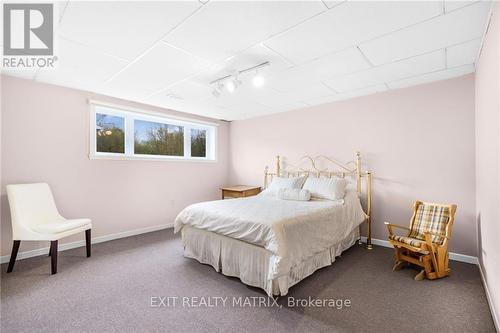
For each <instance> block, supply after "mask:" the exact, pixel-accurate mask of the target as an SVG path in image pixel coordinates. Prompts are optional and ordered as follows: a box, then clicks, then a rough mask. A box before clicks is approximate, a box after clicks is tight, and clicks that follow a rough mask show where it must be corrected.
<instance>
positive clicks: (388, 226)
mask: <svg viewBox="0 0 500 333" xmlns="http://www.w3.org/2000/svg"><path fill="white" fill-rule="evenodd" d="M384 224H385V225H386V226H387V228H392V227H396V228H399V229H405V230H411V229H410V228H408V227H404V226H402V225H397V224H392V223H389V222H384Z"/></svg>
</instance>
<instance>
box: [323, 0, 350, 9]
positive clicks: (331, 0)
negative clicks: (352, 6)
mask: <svg viewBox="0 0 500 333" xmlns="http://www.w3.org/2000/svg"><path fill="white" fill-rule="evenodd" d="M345 1H346V0H323V3H324V4H325V5H326V6H327V7H328V8H330V9H331V8H333V7H337V6H338V5H341V4H343V3H345Z"/></svg>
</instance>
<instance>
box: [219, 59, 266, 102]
mask: <svg viewBox="0 0 500 333" xmlns="http://www.w3.org/2000/svg"><path fill="white" fill-rule="evenodd" d="M270 64H271V63H270V62H269V61H266V62H263V63H261V64H258V65H256V66H253V67H249V68H245V69H243V70H241V71H235V72H234V73H232V74H230V75H226V76H224V77H221V78H218V79H216V80H213V81H212V82H210V85H212V86H213V87H214V88H213V90H212V95H214V96H215V97H220V95H221V94H222V91H223V89H224V88H226V90H227V91H228V92H230V93H234V92H235V91H236V89H237V88H238V87H239V86H240V85H242V84H243V82H242V81H241V80H240V76H241V74H245V73H247V72H250V71H255V76H254V77H253V79H252V83H253V85H254V86H255V87H261V86H262V85H264V81H265V80H264V77H263V76H262V75H261V74H260V73H259V69H260V68H262V67H265V66H268V65H270Z"/></svg>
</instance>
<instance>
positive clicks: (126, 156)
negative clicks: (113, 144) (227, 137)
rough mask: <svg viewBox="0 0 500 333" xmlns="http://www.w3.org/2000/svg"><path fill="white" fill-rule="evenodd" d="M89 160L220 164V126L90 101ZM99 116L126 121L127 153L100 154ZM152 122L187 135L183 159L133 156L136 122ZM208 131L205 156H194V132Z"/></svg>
mask: <svg viewBox="0 0 500 333" xmlns="http://www.w3.org/2000/svg"><path fill="white" fill-rule="evenodd" d="M89 109H90V111H89V114H90V117H89V118H90V119H89V124H90V129H89V158H90V159H117V160H156V161H198V162H216V161H217V127H218V124H217V123H211V122H205V121H200V120H194V119H189V118H183V117H176V116H171V115H165V114H163V113H160V112H154V111H147V110H143V109H137V108H133V107H127V106H121V105H116V104H111V103H104V102H99V101H93V100H89ZM98 113H101V114H106V115H110V116H115V117H121V118H124V132H125V142H124V146H125V152H124V153H109V152H98V151H97V138H96V130H97V124H96V120H97V119H96V118H97V117H96V115H97V114H98ZM135 120H142V121H149V122H154V123H160V124H169V125H174V126H182V127H183V129H184V130H183V131H184V156H168V155H147V154H135V153H134V140H135V133H134V122H135ZM193 128H194V129H201V130H206V148H205V150H206V156H205V157H198V156H191V129H193Z"/></svg>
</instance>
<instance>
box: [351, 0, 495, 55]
mask: <svg viewBox="0 0 500 333" xmlns="http://www.w3.org/2000/svg"><path fill="white" fill-rule="evenodd" d="M490 5H491V3H490V2H487V1H481V2H477V3H474V4H472V5H469V6H467V7H464V8H462V9H459V10H456V11H453V12H451V13H449V14H446V15H441V16H439V17H436V18H434V19H432V20H429V21H427V22H424V23H420V24H417V25H414V26H411V27H408V28H405V29H402V30H399V31H397V32H394V33H391V34H389V35H387V36H384V37H381V38H378V39H374V40H371V41H369V42H366V43H362V44H360V48H361V50H362V51H363V53H364V54H365V55H366V56H367V58H368V59H369V60H370V61H371V62H372V63H373V64H375V65H381V64H384V63H389V62H393V61H397V60H401V59H405V58H409V57H412V56H415V55H418V54H423V53H426V52H430V51H433V50H437V49H440V48H444V47H447V46H449V45H454V44H458V43H462V42H465V41H469V40H471V39H475V38H480V37H481V36H482V35H483V33H484V29H485V27H486V20H487V17H488V13H489V10H490Z"/></svg>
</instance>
